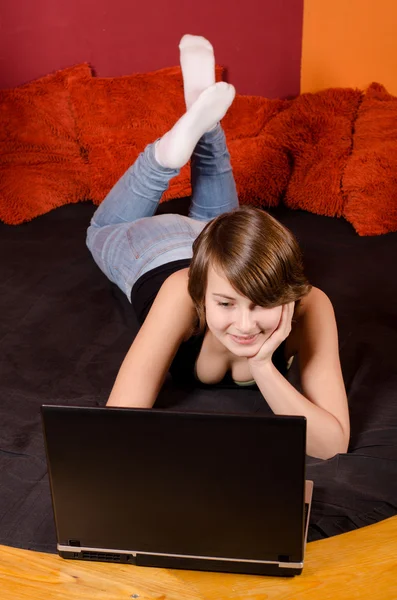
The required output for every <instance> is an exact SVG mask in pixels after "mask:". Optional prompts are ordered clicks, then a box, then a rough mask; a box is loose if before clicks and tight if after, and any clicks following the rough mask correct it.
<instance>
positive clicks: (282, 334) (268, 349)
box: [248, 302, 295, 366]
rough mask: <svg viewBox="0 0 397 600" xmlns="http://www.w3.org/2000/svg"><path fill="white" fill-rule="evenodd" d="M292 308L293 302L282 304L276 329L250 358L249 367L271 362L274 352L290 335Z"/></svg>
mask: <svg viewBox="0 0 397 600" xmlns="http://www.w3.org/2000/svg"><path fill="white" fill-rule="evenodd" d="M294 307H295V302H289V303H288V304H283V307H282V312H281V319H280V322H279V324H278V326H277V329H275V330H274V331H273V333H272V334H271V335H270V337H268V338H267V340H266V342H264V344H263V345H262V346H261V348H260V349H259V350H258V352H257V353H256V354H255V356H252V357H250V358H249V359H248V364H249V365H250V366H258V364H263V363H267V362H271V360H272V356H273V353H274V351H275V350H276V349H277V348H278V347H279V346H280V344H281V343H282V342H283V341H284V340H285V339H286V338H287V337H288V336H289V334H290V333H291V328H292V324H291V322H292V317H293V315H294Z"/></svg>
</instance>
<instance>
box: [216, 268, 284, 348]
mask: <svg viewBox="0 0 397 600" xmlns="http://www.w3.org/2000/svg"><path fill="white" fill-rule="evenodd" d="M205 312H206V320H207V325H208V328H209V329H210V331H211V332H212V333H213V335H214V336H215V337H216V338H217V339H218V340H219V341H220V342H221V343H222V344H223V346H225V348H227V349H228V350H230V351H231V352H232V353H233V354H235V355H237V356H242V357H247V358H250V357H252V356H255V355H256V354H257V353H258V351H259V349H260V348H261V346H262V345H263V344H264V342H265V341H266V340H267V338H269V337H270V336H271V334H272V333H273V332H274V331H275V329H277V326H278V324H279V323H280V319H281V312H282V306H276V307H274V308H263V307H261V306H256V305H254V304H253V303H252V302H251V300H249V299H248V298H246V297H245V296H242V295H241V294H239V293H238V292H237V291H236V290H235V289H234V288H233V287H232V286H231V284H230V283H229V281H228V280H227V279H226V277H224V276H222V274H221V273H220V272H219V271H215V270H214V269H213V268H212V267H211V266H210V267H209V268H208V283H207V290H206V294H205Z"/></svg>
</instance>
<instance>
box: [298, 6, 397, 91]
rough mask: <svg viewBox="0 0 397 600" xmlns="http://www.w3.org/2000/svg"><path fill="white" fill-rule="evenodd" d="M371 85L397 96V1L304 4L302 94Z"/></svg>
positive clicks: (361, 87)
mask: <svg viewBox="0 0 397 600" xmlns="http://www.w3.org/2000/svg"><path fill="white" fill-rule="evenodd" d="M372 81H377V82H379V83H382V84H383V85H384V86H385V87H386V89H387V90H388V91H389V92H390V93H392V94H396V95H397V0H305V3H304V16H303V40H302V64H301V92H302V93H303V92H315V91H318V90H321V89H324V88H327V87H358V88H360V89H363V88H365V87H366V86H367V85H368V84H370V83H371V82H372Z"/></svg>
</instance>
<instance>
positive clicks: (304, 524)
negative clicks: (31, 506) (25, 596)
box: [42, 405, 313, 576]
mask: <svg viewBox="0 0 397 600" xmlns="http://www.w3.org/2000/svg"><path fill="white" fill-rule="evenodd" d="M42 420H43V427H44V436H45V443H46V453H47V463H48V472H49V479H50V485H51V494H52V503H53V510H54V517H55V526H56V534H57V549H58V552H59V554H60V556H61V557H63V558H69V559H77V560H94V561H106V562H118V563H130V564H134V565H140V566H150V567H165V568H178V569H199V570H207V571H224V572H231V573H248V574H255V575H273V576H274V575H276V576H278V575H280V576H293V575H297V574H300V573H301V572H302V568H303V561H304V553H305V545H306V536H307V530H308V522H309V515H310V502H311V496H312V489H313V484H312V482H306V481H305V449H306V419H305V418H304V417H298V416H261V415H242V414H219V413H195V412H175V411H171V410H157V409H151V410H146V409H135V408H110V407H109V408H96V407H95V408H86V407H76V406H52V405H44V406H42Z"/></svg>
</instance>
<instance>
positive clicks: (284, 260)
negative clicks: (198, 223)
mask: <svg viewBox="0 0 397 600" xmlns="http://www.w3.org/2000/svg"><path fill="white" fill-rule="evenodd" d="M210 265H211V266H212V267H213V268H215V269H217V270H220V271H221V272H222V274H223V275H224V276H225V277H226V278H227V279H228V281H229V282H230V284H231V285H232V286H233V287H234V289H235V290H236V291H237V292H239V293H240V294H242V295H243V296H245V297H246V298H249V299H250V300H251V302H253V303H254V304H255V305H257V306H263V307H266V308H272V307H274V306H279V305H280V304H285V303H287V302H292V301H299V300H300V299H301V298H303V297H304V296H306V294H308V293H309V291H310V289H311V285H310V283H309V282H308V280H307V279H306V277H305V275H304V272H303V261H302V252H301V249H300V248H299V245H298V243H297V241H296V239H295V237H294V235H293V234H292V233H291V231H289V229H287V228H286V227H284V226H283V225H281V223H279V222H278V221H277V220H276V219H274V218H273V217H272V216H271V215H269V214H268V213H267V212H265V211H263V210H260V209H258V208H252V207H247V206H243V207H241V208H239V209H236V210H234V211H232V212H228V213H224V214H222V215H219V216H218V217H216V218H215V219H213V220H212V221H210V222H209V223H208V224H207V225H206V226H205V227H204V229H203V230H202V232H201V233H200V235H199V236H198V237H197V239H196V240H195V241H194V244H193V258H192V261H191V264H190V268H189V285H188V289H189V294H190V296H191V298H192V300H193V302H194V305H195V307H196V311H197V316H198V329H199V331H204V329H205V325H206V318H205V292H206V289H207V276H208V267H209V266H210Z"/></svg>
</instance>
